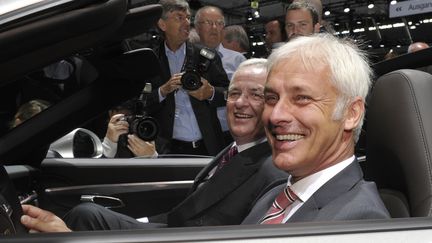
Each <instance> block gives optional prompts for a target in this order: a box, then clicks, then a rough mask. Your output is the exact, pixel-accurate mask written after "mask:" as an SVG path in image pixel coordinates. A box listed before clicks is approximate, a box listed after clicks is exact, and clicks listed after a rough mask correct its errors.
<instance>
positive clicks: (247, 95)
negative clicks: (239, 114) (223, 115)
mask: <svg viewBox="0 0 432 243" xmlns="http://www.w3.org/2000/svg"><path fill="white" fill-rule="evenodd" d="M235 92H237V93H238V97H237V98H233V97H231V98H230V94H233V93H235ZM243 95H244V96H245V98H246V99H247V100H248V101H253V102H264V100H265V94H264V91H259V90H256V89H252V90H250V89H249V90H248V91H247V92H243V91H242V90H238V89H233V90H227V91H225V92H224V98H225V100H226V101H228V102H236V101H237V100H238V99H240V97H242V96H243ZM255 95H256V96H255ZM250 97H252V99H250ZM254 97H255V98H254Z"/></svg>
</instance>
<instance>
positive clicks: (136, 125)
mask: <svg viewBox="0 0 432 243" xmlns="http://www.w3.org/2000/svg"><path fill="white" fill-rule="evenodd" d="M132 130H133V133H135V134H136V135H137V136H138V137H139V138H141V139H142V140H144V141H152V140H155V138H156V136H157V134H158V131H159V126H158V124H157V123H156V120H155V119H154V118H152V117H143V118H141V119H136V120H134V121H133V124H132Z"/></svg>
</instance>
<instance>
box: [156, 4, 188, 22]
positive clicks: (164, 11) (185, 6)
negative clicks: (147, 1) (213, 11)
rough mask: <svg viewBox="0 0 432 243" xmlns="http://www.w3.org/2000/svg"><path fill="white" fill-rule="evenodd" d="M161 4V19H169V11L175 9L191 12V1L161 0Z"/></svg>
mask: <svg viewBox="0 0 432 243" xmlns="http://www.w3.org/2000/svg"><path fill="white" fill-rule="evenodd" d="M159 4H161V5H162V15H161V19H167V18H168V13H170V12H173V11H185V12H190V8H189V3H188V2H186V1H185V0H160V1H159Z"/></svg>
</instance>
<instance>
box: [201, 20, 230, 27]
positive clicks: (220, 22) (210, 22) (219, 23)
mask: <svg viewBox="0 0 432 243" xmlns="http://www.w3.org/2000/svg"><path fill="white" fill-rule="evenodd" d="M198 23H199V24H205V25H208V26H213V25H215V26H216V27H219V28H223V27H225V21H223V20H216V21H213V20H209V19H206V20H202V21H198Z"/></svg>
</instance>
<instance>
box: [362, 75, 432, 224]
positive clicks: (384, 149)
mask: <svg viewBox="0 0 432 243" xmlns="http://www.w3.org/2000/svg"><path fill="white" fill-rule="evenodd" d="M366 136H367V149H366V155H367V157H366V162H364V163H363V165H362V166H363V169H364V172H365V176H366V178H367V179H369V180H374V181H375V182H376V183H377V186H378V188H379V189H381V195H382V197H383V199H384V201H385V203H386V206H387V207H388V209H389V211H390V214H391V215H392V217H406V216H411V217H422V216H431V215H432V158H431V152H432V75H430V74H428V73H425V72H422V71H418V70H409V69H403V70H397V71H394V72H391V73H388V74H385V75H383V76H381V77H380V78H379V79H378V80H377V81H376V84H375V86H374V88H373V90H372V93H371V97H370V102H369V109H368V113H367V132H366Z"/></svg>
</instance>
